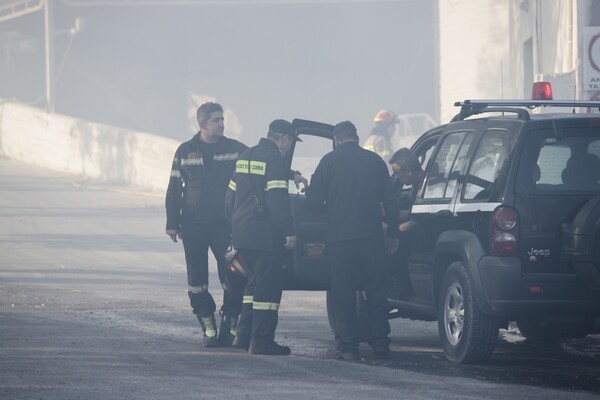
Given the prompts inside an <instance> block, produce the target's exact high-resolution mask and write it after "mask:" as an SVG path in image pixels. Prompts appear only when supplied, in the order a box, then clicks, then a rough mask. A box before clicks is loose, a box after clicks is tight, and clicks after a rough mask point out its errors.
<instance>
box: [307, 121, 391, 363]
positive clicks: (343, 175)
mask: <svg viewBox="0 0 600 400" xmlns="http://www.w3.org/2000/svg"><path fill="white" fill-rule="evenodd" d="M333 134H334V145H335V150H334V151H332V152H330V153H328V154H326V155H325V156H324V157H323V159H322V160H321V162H320V163H319V165H318V166H317V169H316V170H315V173H314V175H313V176H312V179H311V182H310V186H309V187H308V189H307V198H306V201H307V205H308V207H309V208H310V209H311V210H312V211H313V212H315V213H322V212H325V213H326V215H327V217H326V222H327V242H328V243H327V246H328V253H329V255H330V257H331V258H332V266H331V269H332V277H331V298H332V306H333V307H332V309H333V311H334V313H335V314H334V318H333V320H334V321H335V327H334V334H335V339H336V354H335V355H336V357H337V358H342V359H357V358H358V357H359V352H358V340H359V337H358V336H359V329H358V319H357V315H356V292H357V291H364V293H365V295H366V304H367V312H368V317H369V326H368V332H369V336H368V342H369V345H370V346H371V348H372V349H373V352H374V354H375V355H376V356H377V357H386V356H389V354H390V349H389V342H390V341H389V338H388V335H389V333H390V325H389V323H388V320H387V313H388V307H387V299H386V291H387V276H386V256H385V251H386V250H385V246H386V245H387V247H388V252H390V253H392V252H394V251H395V250H396V249H397V247H398V241H397V239H395V238H396V236H397V227H398V209H397V207H396V204H395V202H394V193H393V190H392V185H391V181H390V177H389V175H388V170H387V167H386V165H385V162H384V161H383V160H382V159H381V157H379V156H378V155H377V154H375V153H373V152H371V151H368V150H365V149H363V148H361V147H360V146H359V145H358V135H357V133H356V128H355V126H354V124H352V123H351V122H350V121H344V122H340V123H339V124H337V125H336V126H335V128H334V132H333ZM382 204H383V210H384V215H383V218H382V207H381V206H382ZM384 221H385V223H387V225H388V227H389V228H388V230H387V236H388V239H387V240H384V232H383V227H382V222H384Z"/></svg>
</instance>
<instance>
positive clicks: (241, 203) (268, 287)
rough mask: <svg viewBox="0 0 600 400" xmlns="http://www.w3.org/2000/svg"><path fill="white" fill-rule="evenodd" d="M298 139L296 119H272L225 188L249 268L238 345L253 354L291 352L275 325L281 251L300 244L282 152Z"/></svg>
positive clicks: (280, 285)
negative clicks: (281, 341)
mask: <svg viewBox="0 0 600 400" xmlns="http://www.w3.org/2000/svg"><path fill="white" fill-rule="evenodd" d="M295 140H298V139H297V137H296V134H295V131H294V128H293V127H292V124H290V123H289V122H287V121H285V120H281V119H278V120H274V121H273V122H271V124H270V125H269V132H268V134H267V137H266V138H262V139H260V142H259V143H258V145H257V146H255V147H252V148H250V149H248V150H246V151H245V152H244V153H242V155H241V156H240V159H239V160H238V161H237V163H236V168H235V175H234V177H233V179H232V180H231V182H230V184H229V190H228V191H227V194H226V200H225V214H226V215H227V216H228V217H230V218H231V221H232V239H233V245H234V247H235V248H236V249H238V250H240V253H241V255H242V256H243V258H244V260H245V261H246V267H247V268H246V269H247V270H248V272H249V274H248V275H249V278H248V284H247V286H246V290H245V292H244V309H243V312H242V317H241V319H240V322H239V324H238V330H237V336H236V338H235V341H234V347H238V348H249V351H250V353H251V354H269V355H287V354H290V348H289V347H287V346H281V345H279V344H277V343H276V342H275V329H276V328H277V319H278V310H279V303H280V301H281V292H282V289H283V263H282V260H283V258H282V253H283V252H284V249H287V250H290V249H293V248H294V247H295V246H296V235H295V233H294V225H293V221H292V214H291V208H290V201H289V195H288V179H289V177H290V174H289V169H288V168H287V167H286V165H285V162H284V158H283V156H284V155H285V153H287V152H288V151H289V149H290V148H291V147H292V145H293V144H294V141H295ZM250 299H251V300H250ZM247 300H248V301H247ZM250 326H251V327H252V328H251V329H250Z"/></svg>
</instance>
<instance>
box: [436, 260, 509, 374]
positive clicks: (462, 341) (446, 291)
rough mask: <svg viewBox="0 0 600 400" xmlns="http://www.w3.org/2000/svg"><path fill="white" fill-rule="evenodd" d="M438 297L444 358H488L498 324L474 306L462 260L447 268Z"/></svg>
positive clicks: (463, 361)
mask: <svg viewBox="0 0 600 400" xmlns="http://www.w3.org/2000/svg"><path fill="white" fill-rule="evenodd" d="M438 300H439V307H438V331H439V335H440V340H441V342H442V348H443V349H444V354H445V355H446V358H448V359H449V360H450V361H453V362H455V363H461V364H470V363H480V362H484V361H487V360H488V359H489V358H490V357H491V355H492V353H493V352H494V348H495V347H496V343H497V341H498V331H499V327H500V324H499V322H498V320H497V319H496V318H494V317H492V316H490V315H486V314H484V313H483V312H482V311H481V310H480V309H479V307H478V306H477V303H476V301H475V299H474V298H473V287H472V283H471V278H470V277H469V274H468V273H467V270H466V269H465V267H464V265H463V263H462V262H459V261H455V262H453V263H452V264H450V266H449V267H448V269H447V270H446V273H445V274H444V278H443V280H442V284H441V286H440V291H439V299H438Z"/></svg>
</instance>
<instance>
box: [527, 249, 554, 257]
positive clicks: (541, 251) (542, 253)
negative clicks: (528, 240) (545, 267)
mask: <svg viewBox="0 0 600 400" xmlns="http://www.w3.org/2000/svg"><path fill="white" fill-rule="evenodd" d="M527 255H528V256H541V257H548V256H550V250H547V249H534V248H533V247H532V248H531V250H529V251H528V252H527Z"/></svg>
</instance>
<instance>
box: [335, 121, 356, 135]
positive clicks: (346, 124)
mask: <svg viewBox="0 0 600 400" xmlns="http://www.w3.org/2000/svg"><path fill="white" fill-rule="evenodd" d="M341 133H354V134H356V126H354V124H353V123H352V122H350V121H342V122H340V123H339V124H337V125H336V126H335V127H334V128H333V136H336V135H339V134H341Z"/></svg>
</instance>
